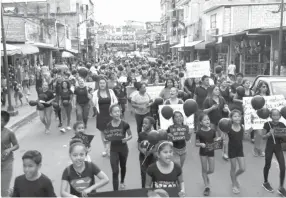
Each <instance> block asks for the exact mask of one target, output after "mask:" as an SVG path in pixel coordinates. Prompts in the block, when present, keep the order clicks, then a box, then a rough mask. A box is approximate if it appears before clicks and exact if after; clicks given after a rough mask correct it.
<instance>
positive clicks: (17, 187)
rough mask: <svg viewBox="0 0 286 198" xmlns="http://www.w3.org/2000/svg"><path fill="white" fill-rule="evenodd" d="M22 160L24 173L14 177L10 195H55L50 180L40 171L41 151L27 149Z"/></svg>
mask: <svg viewBox="0 0 286 198" xmlns="http://www.w3.org/2000/svg"><path fill="white" fill-rule="evenodd" d="M22 160H23V169H24V175H21V176H18V177H17V178H16V179H15V183H14V189H13V195H12V197H56V194H55V191H54V187H53V184H52V181H51V180H50V179H49V178H48V177H47V176H46V175H44V174H42V173H41V172H40V169H41V167H42V155H41V153H40V152H39V151H36V150H31V151H27V152H26V153H25V154H24V155H23V157H22Z"/></svg>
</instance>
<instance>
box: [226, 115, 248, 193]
mask: <svg viewBox="0 0 286 198" xmlns="http://www.w3.org/2000/svg"><path fill="white" fill-rule="evenodd" d="M230 119H231V121H232V125H231V129H230V131H229V132H228V133H227V134H228V137H229V142H228V157H229V159H230V165H231V167H230V178H231V181H232V192H233V193H234V194H238V193H240V190H239V188H240V185H239V182H238V180H237V177H238V176H239V175H241V174H242V173H243V172H244V171H245V159H244V153H243V144H242V140H243V134H244V126H243V125H242V124H241V120H242V114H241V112H240V111H239V110H233V111H231V113H230ZM237 163H238V166H239V167H238V169H237V168H236V166H237Z"/></svg>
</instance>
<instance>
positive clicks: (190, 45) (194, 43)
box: [171, 40, 203, 48]
mask: <svg viewBox="0 0 286 198" xmlns="http://www.w3.org/2000/svg"><path fill="white" fill-rule="evenodd" d="M201 42H203V40H202V41H192V42H185V44H184V43H180V44H178V45H175V46H173V47H171V48H181V47H193V46H196V45H197V44H199V43H201Z"/></svg>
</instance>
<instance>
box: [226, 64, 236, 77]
mask: <svg viewBox="0 0 286 198" xmlns="http://www.w3.org/2000/svg"><path fill="white" fill-rule="evenodd" d="M227 70H228V74H232V75H235V70H236V66H235V65H233V64H230V65H229V66H228V68H227Z"/></svg>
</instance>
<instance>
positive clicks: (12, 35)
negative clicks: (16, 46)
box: [3, 16, 26, 42]
mask: <svg viewBox="0 0 286 198" xmlns="http://www.w3.org/2000/svg"><path fill="white" fill-rule="evenodd" d="M3 20H4V28H5V32H6V41H17V42H25V41H26V38H25V20H24V19H23V18H21V17H12V16H4V17H3Z"/></svg>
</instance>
